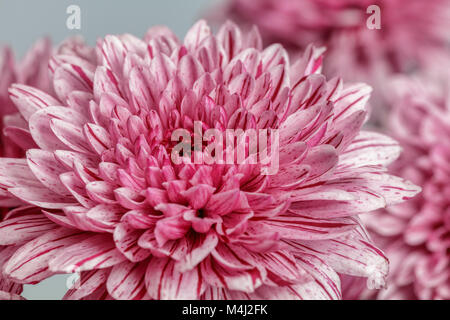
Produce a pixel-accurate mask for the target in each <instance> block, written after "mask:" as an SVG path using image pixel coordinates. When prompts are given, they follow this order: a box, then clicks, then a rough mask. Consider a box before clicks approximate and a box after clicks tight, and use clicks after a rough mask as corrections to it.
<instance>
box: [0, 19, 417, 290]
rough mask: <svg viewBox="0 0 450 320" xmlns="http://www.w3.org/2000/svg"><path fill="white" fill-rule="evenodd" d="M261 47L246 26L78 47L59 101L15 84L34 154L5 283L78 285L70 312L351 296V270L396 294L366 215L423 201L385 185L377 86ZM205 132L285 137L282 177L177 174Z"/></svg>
mask: <svg viewBox="0 0 450 320" xmlns="http://www.w3.org/2000/svg"><path fill="white" fill-rule="evenodd" d="M261 42H262V41H261V37H260V35H259V33H258V31H257V30H256V29H253V30H252V31H251V32H249V33H243V32H242V31H241V30H240V29H239V28H238V27H236V26H235V25H234V24H232V23H226V24H225V25H224V26H223V27H222V28H221V29H220V30H219V31H218V33H217V35H214V34H212V33H211V31H210V28H209V27H208V25H207V24H206V23H205V22H203V21H200V22H198V23H197V24H195V25H194V26H193V27H192V29H191V30H190V31H189V32H188V34H187V35H186V37H185V39H184V41H183V42H182V41H180V40H179V39H178V38H177V37H176V36H175V35H174V34H173V33H172V32H171V31H170V30H169V29H167V28H165V27H155V28H152V29H150V30H149V32H148V33H147V35H146V36H145V38H144V40H141V39H138V38H135V37H134V36H131V35H122V36H107V37H106V38H105V39H103V40H101V41H99V43H98V46H97V48H96V49H95V50H90V49H89V48H86V47H84V46H82V45H80V46H78V47H77V48H76V50H74V49H73V48H72V49H70V50H66V49H65V47H64V45H63V47H62V48H61V49H60V50H59V52H60V53H59V54H57V55H55V56H54V57H52V58H51V60H50V64H49V68H50V73H51V80H52V90H49V91H47V92H44V91H42V90H38V89H36V88H34V87H30V86H25V85H13V86H12V87H11V89H10V95H11V97H12V100H13V101H14V103H15V105H16V106H17V108H18V110H19V112H20V114H21V116H22V117H23V119H24V121H26V123H27V129H26V130H24V134H23V136H22V138H21V139H22V141H23V142H24V143H27V144H28V146H29V147H28V148H26V157H25V158H1V159H0V187H1V188H2V189H3V190H4V191H5V192H8V193H10V194H12V195H13V196H15V197H16V198H17V199H20V200H21V201H23V203H25V204H24V205H22V206H19V207H18V208H17V209H15V210H13V211H11V212H10V213H9V214H8V216H7V219H6V220H5V221H4V222H3V223H1V224H0V245H3V246H7V249H8V250H9V254H8V257H7V258H6V259H5V260H6V261H5V263H4V265H3V267H2V272H3V274H4V276H5V277H7V278H8V279H11V280H14V281H16V282H18V283H38V282H39V281H41V280H43V279H45V278H47V277H49V276H51V275H53V274H55V273H71V272H80V274H81V279H80V283H79V285H78V286H77V287H76V289H73V290H70V291H69V292H68V293H67V295H66V299H111V298H114V299H230V298H242V299H321V298H323V299H330V298H332V299H337V298H340V297H341V290H340V280H339V276H338V273H343V274H349V275H353V276H360V277H367V278H368V284H369V286H370V287H380V286H383V285H384V279H385V277H386V275H387V271H388V262H387V259H386V257H385V256H384V254H383V253H382V252H381V251H380V250H379V249H377V248H376V247H375V246H374V245H373V243H372V241H371V239H370V238H369V236H368V235H367V234H366V232H365V229H364V227H363V226H362V224H361V223H360V220H359V216H358V215H359V214H361V213H366V212H370V211H372V210H375V209H379V208H383V207H385V206H386V205H390V204H397V203H400V202H403V201H404V200H406V199H408V198H410V197H413V196H414V195H415V194H416V193H417V192H418V191H419V188H418V187H416V186H414V185H413V184H411V183H409V182H407V181H404V180H402V179H400V178H397V177H395V176H392V175H390V174H388V173H387V172H386V165H387V164H389V163H391V162H392V161H393V160H395V159H396V158H397V156H398V155H399V152H400V148H399V146H398V144H397V143H396V142H395V141H393V140H392V139H390V138H388V137H386V136H384V135H381V134H378V133H371V132H365V131H361V127H362V125H363V124H364V122H365V121H366V120H367V111H366V102H367V100H368V98H369V95H370V91H371V89H370V87H368V86H366V85H364V84H355V85H343V83H342V81H341V80H340V79H338V78H335V79H332V80H327V79H326V78H325V77H324V76H323V75H321V74H320V70H321V62H322V52H323V50H318V49H315V48H313V47H309V48H308V49H307V50H306V52H305V54H304V55H303V56H302V57H301V58H300V59H298V60H297V61H295V62H293V63H290V61H289V57H288V54H287V52H286V51H285V49H284V48H283V47H282V46H280V45H272V46H269V47H267V48H266V49H263V48H262V44H261ZM53 91H54V94H53V93H52V92H53ZM195 121H200V122H201V124H202V128H203V129H205V130H206V129H208V128H215V129H217V130H220V131H225V130H227V129H243V130H244V129H272V130H276V131H277V132H278V133H279V140H280V141H279V143H280V148H279V153H278V154H277V156H279V170H278V172H277V173H276V174H274V175H262V174H261V167H262V166H263V165H262V164H258V163H256V164H254V163H252V162H250V161H249V162H244V163H239V164H228V163H227V164H221V163H213V164H191V163H184V162H183V163H178V164H176V163H174V162H173V161H172V158H171V154H172V151H173V147H174V145H173V142H172V141H171V134H172V133H173V132H174V131H175V130H178V129H180V128H182V129H184V130H187V131H188V132H190V133H191V134H192V135H193V136H194V135H196V134H197V133H198V132H194V126H193V123H194V122H195ZM271 156H275V154H271Z"/></svg>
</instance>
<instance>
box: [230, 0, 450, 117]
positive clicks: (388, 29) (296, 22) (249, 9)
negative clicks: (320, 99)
mask: <svg viewBox="0 0 450 320" xmlns="http://www.w3.org/2000/svg"><path fill="white" fill-rule="evenodd" d="M371 5H377V6H378V7H379V8H380V9H381V15H380V18H381V19H380V22H381V26H380V27H381V29H373V30H371V29H369V28H368V27H367V21H368V19H369V17H370V15H371V14H370V13H367V8H368V7H369V6H371ZM228 12H229V13H228V15H229V16H231V17H232V18H233V19H235V20H238V21H240V23H242V24H244V25H245V24H248V23H249V24H251V25H253V24H256V25H257V26H258V27H259V28H260V29H261V32H262V34H263V36H264V38H265V40H266V43H273V42H280V43H282V44H284V45H285V46H287V47H289V48H292V49H304V48H305V47H306V46H307V45H308V44H309V43H314V44H316V45H324V46H326V47H327V49H328V54H327V59H326V61H325V64H324V66H325V70H324V71H325V74H326V75H328V76H330V75H331V76H335V75H339V76H340V77H343V79H345V80H346V81H349V80H351V81H364V82H367V83H369V84H370V85H372V86H373V87H374V88H376V89H377V90H376V92H375V95H374V97H373V99H372V101H371V102H372V104H373V106H374V108H375V110H374V112H376V113H375V116H376V119H375V120H377V121H384V111H383V108H385V107H386V106H385V103H386V101H385V100H384V98H385V97H384V94H385V92H384V91H385V90H387V89H388V88H386V80H387V79H388V77H389V76H390V75H391V74H392V73H398V72H409V71H411V70H412V69H415V68H417V67H420V68H424V67H426V68H440V67H441V63H442V61H445V59H446V58H447V57H448V54H449V42H450V36H449V33H448V30H449V29H450V0H429V1H423V0H376V1H374V0H259V1H254V0H229V5H228ZM380 108H381V110H379V109H380Z"/></svg>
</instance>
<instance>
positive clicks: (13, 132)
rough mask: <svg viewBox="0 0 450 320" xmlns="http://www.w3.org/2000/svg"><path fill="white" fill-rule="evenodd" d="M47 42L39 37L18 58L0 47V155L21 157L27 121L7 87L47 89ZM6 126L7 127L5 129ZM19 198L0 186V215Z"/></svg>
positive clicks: (48, 52) (48, 53) (7, 49)
mask: <svg viewBox="0 0 450 320" xmlns="http://www.w3.org/2000/svg"><path fill="white" fill-rule="evenodd" d="M51 50H52V48H51V44H50V41H49V40H48V39H42V40H39V41H37V42H36V43H35V45H34V46H33V47H32V48H31V49H30V50H29V51H28V52H27V53H26V55H25V57H24V58H23V59H22V60H21V61H20V62H16V61H15V60H14V54H13V52H12V51H11V49H10V48H9V47H3V48H0V156H2V157H23V155H24V151H23V147H24V146H23V145H22V144H21V142H20V141H21V139H20V137H21V135H22V134H23V131H24V128H26V126H27V123H26V122H25V121H24V120H23V119H22V117H21V116H20V114H19V113H18V112H17V109H16V107H15V106H14V104H13V102H12V101H11V99H10V98H9V93H8V88H9V87H10V86H11V85H12V84H13V83H22V84H26V85H30V86H34V87H36V88H39V89H42V90H45V91H49V90H50V80H49V77H48V61H49V58H50V55H51ZM5 127H8V129H5ZM11 136H15V137H16V139H15V140H16V141H19V144H16V143H13V141H12V139H11ZM21 203H23V202H21V201H18V200H17V199H12V198H11V196H10V194H8V193H7V192H4V191H1V190H0V208H1V207H3V208H1V209H0V210H1V211H2V212H0V219H1V218H2V216H3V214H4V213H6V211H5V210H7V208H10V207H14V206H17V205H19V204H21Z"/></svg>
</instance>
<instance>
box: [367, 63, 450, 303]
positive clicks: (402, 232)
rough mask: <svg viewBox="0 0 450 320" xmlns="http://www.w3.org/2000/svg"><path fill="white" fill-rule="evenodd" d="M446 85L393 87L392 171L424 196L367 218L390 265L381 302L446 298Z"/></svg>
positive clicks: (449, 197)
mask: <svg viewBox="0 0 450 320" xmlns="http://www.w3.org/2000/svg"><path fill="white" fill-rule="evenodd" d="M447 71H448V70H447ZM449 80H450V77H448V76H447V77H446V79H444V80H442V79H441V80H440V81H434V80H430V79H428V78H422V77H420V78H413V79H407V78H402V79H398V80H396V81H395V83H396V85H395V86H393V90H394V92H395V97H394V98H393V99H394V102H393V112H392V115H391V126H390V128H391V132H392V135H393V136H395V137H396V138H397V139H398V140H399V141H400V143H401V145H402V147H403V149H404V152H403V154H402V156H401V157H400V158H399V160H398V161H397V162H395V163H394V165H393V172H394V173H395V174H399V175H401V176H402V177H406V178H408V179H410V180H411V181H414V182H415V183H416V184H418V185H420V186H421V187H422V188H423V192H422V193H421V194H420V195H419V196H417V197H416V198H415V199H414V200H412V201H410V202H408V203H405V204H400V205H398V206H394V207H392V208H390V209H388V210H383V211H380V212H377V213H376V214H374V215H373V216H372V215H371V216H370V217H369V216H368V217H367V223H368V224H369V226H370V229H371V230H372V231H373V232H374V235H375V236H376V240H377V244H379V245H381V246H382V247H383V249H385V252H386V253H387V255H388V257H389V259H390V262H391V271H390V277H389V286H388V290H386V291H385V290H383V291H381V292H379V293H377V295H378V298H380V299H387V298H390V299H445V300H448V299H450V185H449V181H450V96H449V88H450V81H449ZM364 295H365V296H370V295H372V296H373V293H372V294H367V292H365V293H364Z"/></svg>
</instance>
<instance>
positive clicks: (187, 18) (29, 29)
mask: <svg viewBox="0 0 450 320" xmlns="http://www.w3.org/2000/svg"><path fill="white" fill-rule="evenodd" d="M218 2H220V0H0V45H4V44H7V45H10V46H11V47H12V48H13V49H14V50H15V52H16V54H17V55H18V56H23V54H24V53H25V52H26V50H27V49H28V48H29V47H30V46H31V45H32V44H33V42H34V41H36V39H38V38H39V37H42V36H49V37H51V39H52V40H53V42H54V43H55V44H56V43H59V42H61V41H62V40H63V39H64V38H66V37H68V36H73V35H75V34H81V35H82V36H83V37H85V39H86V40H87V41H88V43H90V44H91V45H93V44H95V41H96V39H97V38H98V37H102V36H104V35H106V34H120V33H125V32H128V33H132V34H134V35H136V36H142V35H144V34H145V31H146V30H147V29H148V28H149V27H150V26H153V25H156V24H164V25H167V26H169V27H170V28H171V29H172V30H174V32H175V33H176V34H177V35H178V36H179V37H183V36H184V34H185V33H186V31H187V30H188V28H189V27H190V26H191V25H192V24H193V23H194V22H195V21H196V20H197V19H198V18H199V17H201V16H203V15H205V13H206V11H207V9H208V8H209V7H211V6H212V5H214V4H215V3H218ZM73 4H74V5H78V6H80V8H81V30H69V29H67V27H66V20H67V17H68V15H67V14H66V9H67V7H68V6H69V5H73ZM67 278H68V276H66V275H58V276H55V277H52V278H50V279H47V280H45V281H43V282H41V283H40V284H38V285H34V286H25V289H24V293H23V296H24V297H25V298H27V299H61V297H62V296H63V295H64V293H65V292H66V290H67V287H66V282H67V281H66V279H67Z"/></svg>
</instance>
